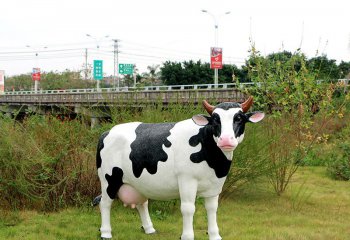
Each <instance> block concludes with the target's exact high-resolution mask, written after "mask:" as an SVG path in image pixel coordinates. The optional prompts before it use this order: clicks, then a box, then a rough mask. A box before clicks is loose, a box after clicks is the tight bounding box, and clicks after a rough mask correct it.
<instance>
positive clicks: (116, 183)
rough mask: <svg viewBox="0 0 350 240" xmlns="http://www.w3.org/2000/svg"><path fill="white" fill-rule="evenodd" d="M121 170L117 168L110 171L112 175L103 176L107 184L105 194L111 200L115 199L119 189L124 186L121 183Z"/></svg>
mask: <svg viewBox="0 0 350 240" xmlns="http://www.w3.org/2000/svg"><path fill="white" fill-rule="evenodd" d="M123 175H124V173H123V170H121V169H120V168H118V167H114V168H113V169H112V175H108V174H106V175H105V178H106V180H107V182H108V187H107V194H108V196H109V197H110V198H111V199H115V196H116V194H117V192H118V191H119V188H120V187H121V186H122V185H123V184H124V183H123Z"/></svg>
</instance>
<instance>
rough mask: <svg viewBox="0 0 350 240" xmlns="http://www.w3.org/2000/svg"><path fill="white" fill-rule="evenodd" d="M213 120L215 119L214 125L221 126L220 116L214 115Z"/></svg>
mask: <svg viewBox="0 0 350 240" xmlns="http://www.w3.org/2000/svg"><path fill="white" fill-rule="evenodd" d="M212 119H213V124H214V125H219V124H220V117H219V116H217V115H213V117H212Z"/></svg>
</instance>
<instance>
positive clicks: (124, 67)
mask: <svg viewBox="0 0 350 240" xmlns="http://www.w3.org/2000/svg"><path fill="white" fill-rule="evenodd" d="M118 69H119V73H120V74H129V75H131V74H133V73H134V64H127V63H119V68H118Z"/></svg>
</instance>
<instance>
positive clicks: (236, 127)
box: [232, 111, 249, 138]
mask: <svg viewBox="0 0 350 240" xmlns="http://www.w3.org/2000/svg"><path fill="white" fill-rule="evenodd" d="M248 121H249V117H248V116H247V115H246V114H244V113H243V112H242V111H239V112H238V113H236V114H235V115H234V116H233V126H232V127H233V131H234V133H235V136H236V138H238V137H240V136H241V135H242V134H243V133H244V129H245V124H246V123H247V122H248Z"/></svg>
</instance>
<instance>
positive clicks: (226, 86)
mask: <svg viewBox="0 0 350 240" xmlns="http://www.w3.org/2000/svg"><path fill="white" fill-rule="evenodd" d="M252 84H253V83H240V84H239V86H237V84H236V83H220V84H194V85H164V86H144V87H120V88H100V89H96V88H87V89H56V90H38V91H11V92H5V95H30V94H62V93H109V92H135V91H137V92H144V91H146V92H148V91H176V90H198V89H233V88H238V87H243V86H248V85H252Z"/></svg>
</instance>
